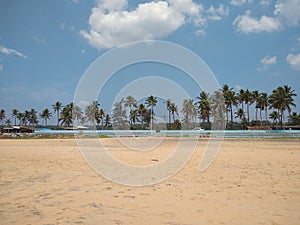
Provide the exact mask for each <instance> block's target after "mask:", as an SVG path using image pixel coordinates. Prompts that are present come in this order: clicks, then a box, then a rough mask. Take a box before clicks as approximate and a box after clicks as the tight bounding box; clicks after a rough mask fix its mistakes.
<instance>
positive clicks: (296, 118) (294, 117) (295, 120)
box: [288, 112, 300, 125]
mask: <svg viewBox="0 0 300 225" xmlns="http://www.w3.org/2000/svg"><path fill="white" fill-rule="evenodd" d="M288 119H289V120H288V123H289V125H300V114H297V113H296V112H294V113H293V114H291V115H289V118H288Z"/></svg>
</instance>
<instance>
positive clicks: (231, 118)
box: [230, 104, 233, 128]
mask: <svg viewBox="0 0 300 225" xmlns="http://www.w3.org/2000/svg"><path fill="white" fill-rule="evenodd" d="M232 111H233V110H232V104H230V121H231V128H233V112H232Z"/></svg>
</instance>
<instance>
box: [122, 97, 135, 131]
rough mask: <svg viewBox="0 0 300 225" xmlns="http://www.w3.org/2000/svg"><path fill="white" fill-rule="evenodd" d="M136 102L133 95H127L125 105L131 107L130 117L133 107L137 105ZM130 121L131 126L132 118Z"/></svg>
mask: <svg viewBox="0 0 300 225" xmlns="http://www.w3.org/2000/svg"><path fill="white" fill-rule="evenodd" d="M136 104H137V102H136V100H135V98H134V97H132V96H127V98H126V99H125V101H124V106H125V107H128V108H129V117H130V113H131V110H132V107H133V106H136ZM129 121H130V126H131V125H132V124H131V120H130V119H129Z"/></svg>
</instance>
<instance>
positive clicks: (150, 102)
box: [146, 95, 157, 130]
mask: <svg viewBox="0 0 300 225" xmlns="http://www.w3.org/2000/svg"><path fill="white" fill-rule="evenodd" d="M156 104H157V98H156V97H154V96H152V95H151V96H149V97H148V98H147V99H146V105H147V107H151V121H150V129H151V130H152V128H153V115H154V110H153V108H154V107H155V106H156Z"/></svg>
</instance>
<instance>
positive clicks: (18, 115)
mask: <svg viewBox="0 0 300 225" xmlns="http://www.w3.org/2000/svg"><path fill="white" fill-rule="evenodd" d="M24 117H25V116H24V113H22V112H18V114H17V119H18V120H19V125H24V124H23V123H22V122H23V121H22V120H23V118H24Z"/></svg>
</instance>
